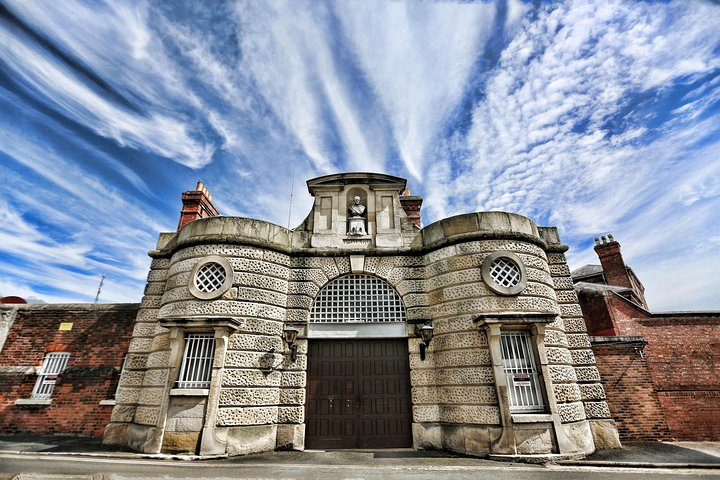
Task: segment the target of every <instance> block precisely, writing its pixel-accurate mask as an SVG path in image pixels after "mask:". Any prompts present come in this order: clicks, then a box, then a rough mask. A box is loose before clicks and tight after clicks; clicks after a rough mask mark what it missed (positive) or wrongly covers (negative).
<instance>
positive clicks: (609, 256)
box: [595, 233, 648, 309]
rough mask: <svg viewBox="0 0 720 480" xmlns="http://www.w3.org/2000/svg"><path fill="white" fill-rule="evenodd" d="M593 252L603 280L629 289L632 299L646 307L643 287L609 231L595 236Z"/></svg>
mask: <svg viewBox="0 0 720 480" xmlns="http://www.w3.org/2000/svg"><path fill="white" fill-rule="evenodd" d="M595 252H596V253H597V256H598V258H599V259H600V265H602V269H603V274H604V275H605V282H606V283H607V284H608V285H614V286H618V287H626V288H629V289H631V290H632V293H633V297H634V298H632V300H633V301H634V302H635V303H637V304H639V305H640V306H641V307H643V308H645V309H647V308H648V306H647V302H646V301H645V287H643V285H642V283H640V280H639V279H638V278H637V277H636V276H635V274H634V273H633V272H632V271H631V270H630V269H629V268H628V266H627V265H625V260H623V257H622V253H620V244H619V243H618V242H617V241H616V240H615V238H613V236H612V234H611V233H608V235H607V237H605V236H604V235H603V236H602V237H600V238H597V237H595Z"/></svg>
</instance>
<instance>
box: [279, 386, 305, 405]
mask: <svg viewBox="0 0 720 480" xmlns="http://www.w3.org/2000/svg"><path fill="white" fill-rule="evenodd" d="M278 403H279V404H280V405H305V389H304V388H283V389H280V400H279V402H278Z"/></svg>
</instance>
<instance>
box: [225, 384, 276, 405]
mask: <svg viewBox="0 0 720 480" xmlns="http://www.w3.org/2000/svg"><path fill="white" fill-rule="evenodd" d="M279 398H280V393H279V391H278V389H277V388H223V389H222V391H221V392H220V405H223V406H255V405H277V404H278V400H279Z"/></svg>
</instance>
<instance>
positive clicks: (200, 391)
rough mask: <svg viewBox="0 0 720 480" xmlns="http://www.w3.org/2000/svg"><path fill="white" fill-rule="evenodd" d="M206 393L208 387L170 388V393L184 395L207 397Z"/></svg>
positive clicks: (208, 390) (208, 391)
mask: <svg viewBox="0 0 720 480" xmlns="http://www.w3.org/2000/svg"><path fill="white" fill-rule="evenodd" d="M208 393H210V389H209V388H173V389H171V390H170V395H176V396H184V397H207V396H208Z"/></svg>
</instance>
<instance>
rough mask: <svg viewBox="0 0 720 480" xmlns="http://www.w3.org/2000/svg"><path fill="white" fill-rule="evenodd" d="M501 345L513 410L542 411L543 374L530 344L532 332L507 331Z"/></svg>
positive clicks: (503, 334)
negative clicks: (540, 373)
mask: <svg viewBox="0 0 720 480" xmlns="http://www.w3.org/2000/svg"><path fill="white" fill-rule="evenodd" d="M500 348H501V356H502V363H503V370H504V371H505V379H506V381H507V385H508V397H509V399H508V400H509V402H510V411H511V412H542V411H543V410H544V403H543V398H542V395H541V393H540V386H539V382H540V378H539V377H540V376H539V374H538V371H537V364H536V362H535V355H534V354H533V350H532V345H531V344H530V332H528V331H526V330H517V331H507V332H502V333H501V335H500Z"/></svg>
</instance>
